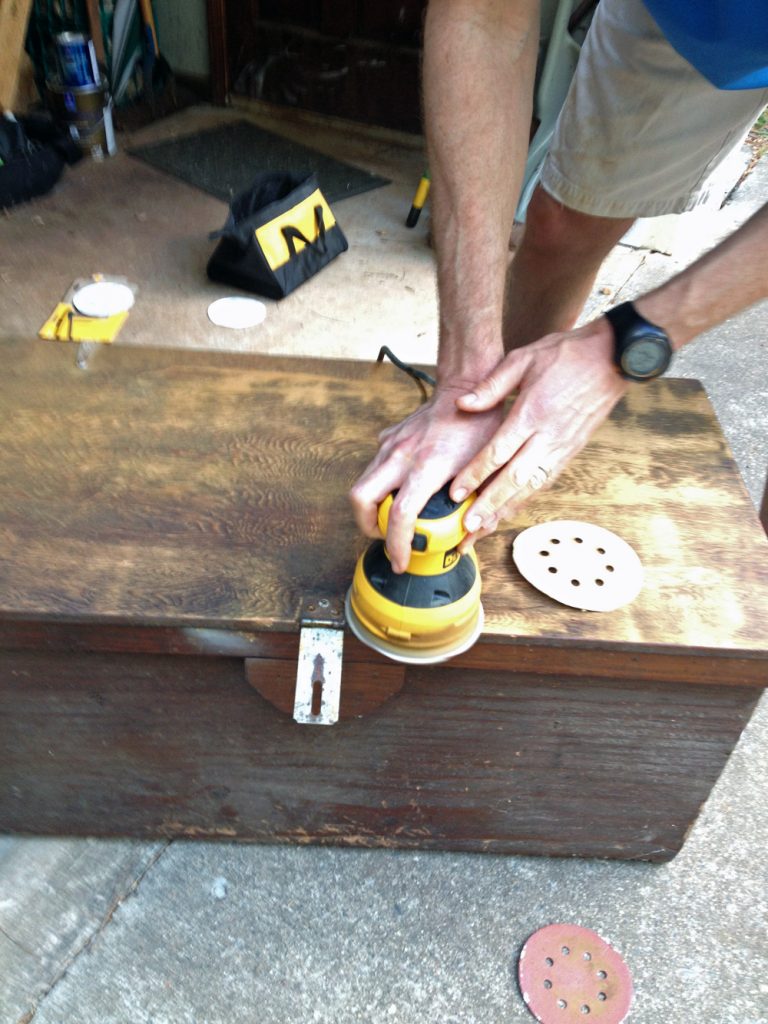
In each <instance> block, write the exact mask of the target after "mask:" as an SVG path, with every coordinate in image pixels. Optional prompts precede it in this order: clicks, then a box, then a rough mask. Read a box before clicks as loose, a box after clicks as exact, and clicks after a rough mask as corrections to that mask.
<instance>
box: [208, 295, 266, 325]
mask: <svg viewBox="0 0 768 1024" xmlns="http://www.w3.org/2000/svg"><path fill="white" fill-rule="evenodd" d="M266 315H267V307H266V306H265V305H264V303H263V302H259V301H258V299H246V298H245V297H244V296H242V295H232V296H230V297H227V298H224V299H216V301H215V302H212V303H211V304H210V306H209V307H208V319H209V320H210V321H211V323H214V324H216V326H217V327H231V328H232V329H233V330H242V329H243V328H244V327H256V326H257V325H258V324H260V323H262V321H263V320H264V318H265V317H266Z"/></svg>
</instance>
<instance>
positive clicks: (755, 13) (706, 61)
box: [645, 0, 768, 89]
mask: <svg viewBox="0 0 768 1024" xmlns="http://www.w3.org/2000/svg"><path fill="white" fill-rule="evenodd" d="M645 6H646V7H647V8H648V10H649V11H650V12H651V14H652V15H653V17H654V19H655V20H656V23H657V24H658V26H659V28H660V29H661V30H662V32H663V33H664V35H665V36H666V37H667V39H668V40H669V41H670V43H671V44H672V45H673V46H674V48H675V49H676V50H677V52H678V53H679V54H680V55H681V56H682V57H685V59H686V60H687V61H688V62H689V63H690V64H693V66H694V67H695V68H696V70H697V71H699V72H701V74H702V75H704V77H705V78H708V79H709V81H710V82H711V83H712V84H713V85H715V86H717V88H718V89H762V88H765V87H766V86H768V0H645Z"/></svg>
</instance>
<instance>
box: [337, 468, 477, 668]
mask: <svg viewBox="0 0 768 1024" xmlns="http://www.w3.org/2000/svg"><path fill="white" fill-rule="evenodd" d="M449 486H450V485H449V484H446V485H445V486H444V487H443V488H442V489H441V490H440V491H438V492H437V494H434V495H433V496H432V497H431V498H430V499H429V501H428V502H427V504H426V505H425V507H424V508H423V509H422V511H421V513H420V515H419V518H418V520H417V522H416V529H415V532H414V537H413V541H412V544H411V557H410V561H409V563H408V568H407V570H406V571H405V572H404V573H399V574H398V573H395V572H394V571H393V569H392V566H391V563H390V560H389V555H388V553H387V549H386V546H385V544H384V541H374V542H373V543H372V544H371V545H370V546H369V547H368V549H367V550H366V551H365V552H364V553H363V554H362V555H361V556H360V558H359V559H358V562H357V565H356V567H355V573H354V577H353V579H352V586H351V587H350V589H349V591H348V593H347V599H346V617H347V622H348V623H349V627H350V629H351V630H352V632H353V633H354V634H355V636H357V638H358V639H359V640H361V641H362V642H363V643H364V644H367V645H368V646H369V647H372V648H373V649H374V650H375V651H379V652H380V653H381V654H385V655H387V657H389V658H393V659H394V660H395V661H402V662H406V663H410V664H429V663H434V662H439V661H445V660H446V659H448V658H452V657H454V656H455V655H457V654H460V653H461V652H462V651H466V650H467V649H468V648H469V647H471V646H472V644H474V642H475V641H476V640H477V638H478V637H479V636H480V633H481V632H482V628H483V608H482V605H481V603H480V591H481V581H480V569H479V566H478V562H477V557H476V555H475V553H474V551H469V552H467V553H466V554H459V551H458V545H459V544H460V542H461V541H462V539H463V538H464V536H465V535H466V530H465V529H464V526H463V520H464V516H465V514H466V512H467V509H468V508H469V507H470V505H471V504H472V502H473V501H474V500H475V496H474V495H470V496H469V497H468V498H466V499H465V500H464V501H463V502H461V503H458V502H455V501H452V500H451V498H450V496H449V494H448V489H449ZM392 502H393V495H389V496H388V497H387V498H385V500H384V501H383V502H382V503H381V505H380V506H379V514H378V525H379V529H380V530H381V532H382V534H384V535H385V536H386V533H387V523H388V521H389V511H390V509H391V507H392Z"/></svg>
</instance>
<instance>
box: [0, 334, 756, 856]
mask: <svg viewBox="0 0 768 1024" xmlns="http://www.w3.org/2000/svg"><path fill="white" fill-rule="evenodd" d="M0 352H1V353H2V357H3V367H4V383H3V391H2V396H3V397H2V400H1V402H2V405H1V409H0V411H1V413H2V415H1V416H0V747H1V748H2V758H1V760H0V828H1V829H3V830H5V831H14V832H25V833H59V834H61V833H66V834H90V835H101V836H108V835H123V836H144V837H149V836H187V837H195V836H201V837H222V838H226V839H243V840H259V841H278V842H295V843H342V844H348V845H354V846H401V847H420V848H425V849H438V848H439V849H453V850H471V851H481V850H487V851H491V852H495V853H524V854H568V855H577V856H605V857H620V858H643V859H650V860H665V859H668V858H670V857H672V856H674V854H675V853H676V852H677V851H678V850H679V849H680V847H681V845H682V843H683V842H684V839H685V836H686V833H687V831H688V830H689V828H690V827H691V825H692V823H693V822H694V820H695V819H696V816H697V813H698V811H699V809H700V807H701V805H702V803H703V801H704V800H705V799H706V798H707V795H708V793H709V792H710V789H711V787H712V785H713V784H714V782H715V781H716V779H717V778H718V776H719V774H720V772H721V770H722V768H723V766H724V764H725V762H726V759H727V758H728V755H729V753H730V752H731V750H732V749H733V746H734V744H735V743H736V741H737V739H738V737H739V734H740V732H741V730H742V729H743V727H744V725H745V724H746V722H747V720H748V719H749V716H750V713H751V712H752V709H753V707H754V705H755V703H756V701H757V699H758V697H759V695H760V693H761V691H762V688H763V687H764V686H765V685H766V682H767V681H768V625H767V621H766V620H767V616H766V610H767V609H768V544H767V543H766V539H765V536H764V534H763V532H762V530H761V528H760V525H759V522H758V519H757V515H756V512H755V511H754V509H753V507H752V506H751V504H750V502H749V499H748V496H747V494H746V491H745V489H744V487H743V485H742V483H741V481H740V479H739V476H738V473H737V471H736V468H735V466H734V462H733V459H732V457H731V455H730V453H729V451H728V449H727V447H726V444H725V442H724V440H723V437H722V434H721V432H720V429H719V427H718V424H717V422H716V419H715V417H714V415H713V412H712V409H711V407H710V405H709V402H708V400H707V398H706V396H705V394H704V392H703V389H702V388H701V386H700V385H699V384H698V383H697V382H695V381H684V380H665V381H662V382H659V383H657V384H655V385H653V386H648V387H640V386H637V387H635V388H633V389H632V391H631V394H630V395H629V396H628V397H627V399H626V400H625V401H623V402H622V403H621V404H620V405H619V406H618V407H617V409H616V411H615V413H614V415H613V416H612V418H611V419H610V421H609V422H608V423H606V424H605V425H604V426H603V427H602V428H601V429H600V430H599V431H598V433H597V434H596V435H595V437H594V438H593V441H592V443H591V444H590V445H589V447H588V448H587V449H586V450H585V451H584V453H582V455H580V456H579V457H578V458H577V459H576V460H575V461H574V462H573V463H572V465H571V467H570V468H569V470H568V471H567V472H566V474H565V475H564V476H563V477H562V478H561V479H560V480H559V481H558V482H557V484H556V485H555V486H554V488H553V489H552V490H550V491H549V492H548V493H545V494H541V495H540V496H539V497H537V498H536V500H535V501H532V502H530V503H529V504H528V505H527V506H526V507H525V509H524V510H523V511H522V512H521V514H520V516H519V518H518V519H517V521H516V522H515V523H514V524H512V526H511V527H510V529H508V530H506V531H502V532H499V533H497V534H496V535H495V536H493V537H492V538H488V539H487V540H485V541H483V542H481V544H480V545H479V546H478V555H479V558H480V563H481V566H482V576H483V586H484V592H483V605H484V608H485V627H484V632H483V635H482V637H481V639H480V640H479V641H478V643H477V644H476V645H475V646H474V647H473V648H472V649H471V650H470V651H468V652H467V653H465V654H463V655H461V656H460V657H458V658H456V659H454V660H453V661H449V662H446V663H444V664H441V665H434V666H427V667H415V666H404V665H401V664H396V663H394V662H392V661H389V660H387V659H385V658H384V657H382V656H380V655H377V654H375V653H374V652H372V651H370V650H369V649H368V648H367V647H364V646H363V645H361V644H360V643H359V642H358V641H356V640H355V638H354V637H353V636H352V635H351V634H350V633H349V632H348V631H346V633H345V640H344V653H343V672H342V683H341V694H342V699H341V711H342V718H341V720H340V721H339V722H338V723H337V724H336V725H333V726H316V725H303V724H297V723H296V722H295V721H294V720H293V717H292V708H293V700H294V688H295V683H296V665H297V654H298V646H299V630H300V621H301V618H302V615H306V614H307V609H308V608H310V607H311V606H316V602H317V601H318V600H320V601H326V600H327V601H328V606H327V607H328V608H330V609H331V610H333V608H334V607H336V608H338V607H339V606H340V603H341V601H342V600H343V596H344V594H345V592H346V590H347V587H348V585H349V582H350V579H351V575H352V571H353V567H354V564H355V560H356V557H357V555H358V554H359V553H360V551H361V550H362V549H363V546H364V545H365V543H366V541H365V539H364V538H361V537H360V536H359V535H358V533H357V532H356V530H355V527H354V523H353V520H352V516H351V512H350V508H349V505H348V499H347V491H348V488H349V485H350V484H351V483H352V481H353V480H354V479H355V478H356V476H357V475H358V473H359V472H360V470H361V469H362V468H363V467H364V466H365V465H366V464H367V462H368V460H369V459H370V457H371V456H372V454H373V452H374V450H375V438H376V435H377V433H378V431H379V430H381V429H382V428H383V427H385V426H387V425H389V424H391V423H393V422H395V421H396V420H397V419H399V418H400V417H402V416H403V415H405V414H406V413H407V412H409V411H410V410H411V409H413V408H414V407H415V406H416V405H417V404H418V402H419V400H420V393H419V390H418V388H417V386H416V384H415V383H414V381H412V380H411V379H410V378H408V377H407V376H406V375H404V374H403V373H402V372H401V371H399V370H397V369H396V368H395V367H393V366H392V365H390V364H381V365H376V364H374V363H371V364H367V363H352V362H344V361H324V360H299V359H297V360H290V359H280V358H269V357H260V356H234V355H221V354H214V353H203V352H179V351H171V350H158V351H148V350H143V349H130V348H106V347H104V348H100V349H99V350H98V351H96V352H95V353H93V354H92V356H91V358H90V361H89V363H88V365H87V368H86V369H79V368H78V367H77V366H76V364H75V360H74V350H73V349H72V348H71V347H69V346H64V345H62V346H56V345H52V344H50V343H45V342H41V341H26V342H19V343H16V342H6V343H3V344H2V345H1V346H0ZM552 519H581V520H586V521H589V522H593V523H597V524H599V525H603V526H606V527H608V528H609V529H611V530H613V531H614V532H616V533H618V534H619V535H620V536H622V537H623V538H624V539H625V540H627V541H628V542H629V543H630V544H631V545H632V546H633V547H634V548H635V550H636V551H637V552H638V554H639V555H640V557H641V559H642V561H643V563H644V567H645V584H644V587H643V590H642V591H641V593H640V595H639V597H637V598H636V600H635V601H634V602H633V603H632V604H630V605H629V606H627V607H624V608H622V609H620V610H618V611H614V612H609V613H587V612H581V611H577V610H574V609H571V608H568V607H565V606H563V605H559V604H557V603H555V602H554V601H553V600H551V599H549V598H547V597H545V596H543V595H542V594H540V593H539V592H538V591H536V590H534V589H533V588H532V587H531V586H530V585H529V584H528V583H526V582H525V581H524V580H523V579H522V577H521V576H520V575H519V574H518V572H517V570H516V569H515V567H514V564H513V562H512V560H511V555H510V550H511V545H512V540H513V537H514V535H515V534H516V533H517V532H519V530H520V529H521V528H523V527H525V526H527V525H530V524H532V523H536V522H542V521H546V520H552Z"/></svg>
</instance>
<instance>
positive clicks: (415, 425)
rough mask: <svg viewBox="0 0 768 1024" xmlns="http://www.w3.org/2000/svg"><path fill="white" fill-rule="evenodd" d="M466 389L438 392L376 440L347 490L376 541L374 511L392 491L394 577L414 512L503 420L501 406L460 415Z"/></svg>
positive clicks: (406, 553) (405, 558)
mask: <svg viewBox="0 0 768 1024" xmlns="http://www.w3.org/2000/svg"><path fill="white" fill-rule="evenodd" d="M467 390H469V389H468V388H467V387H466V386H465V387H461V386H456V385H453V384H452V385H451V386H450V387H438V388H436V389H435V392H434V394H433V395H432V397H431V398H430V399H429V401H427V402H426V403H425V404H424V405H422V406H421V407H420V408H419V409H417V410H416V412H414V413H411V415H410V416H408V417H407V418H406V419H404V420H403V421H402V422H401V423H398V424H396V425H395V426H393V427H389V428H387V429H386V430H384V431H382V433H381V434H380V435H379V451H378V453H377V454H376V457H375V458H374V459H373V461H372V462H371V464H370V465H369V466H368V468H367V469H366V470H365V472H364V473H363V474H362V476H361V477H360V478H359V479H358V480H357V482H356V483H355V484H354V486H353V487H352V490H351V491H350V500H351V502H352V508H353V510H354V514H355V519H356V521H357V525H358V526H359V527H360V529H361V530H362V531H363V533H365V534H367V536H369V537H380V536H381V534H380V532H379V528H378V525H377V514H378V507H379V505H380V504H381V502H382V501H383V500H384V499H385V498H386V496H387V495H388V494H390V493H391V492H392V491H394V490H397V496H396V497H395V500H394V503H393V505H392V508H391V510H390V513H389V527H388V532H387V552H388V553H389V557H390V561H391V563H392V568H393V569H394V570H395V572H404V571H405V570H406V568H407V567H408V562H409V560H410V555H411V541H412V540H413V531H414V526H415V523H416V520H417V518H418V516H419V513H420V512H421V510H422V509H423V508H424V506H425V505H426V504H427V502H428V501H429V499H430V498H431V497H432V495H433V494H434V493H435V492H436V491H439V490H440V488H441V487H442V486H443V485H444V484H445V483H447V482H448V481H449V480H451V479H452V478H453V477H454V476H455V475H456V473H458V471H459V470H460V469H463V468H464V466H466V465H467V464H468V463H469V462H470V461H471V460H472V459H473V458H474V456H475V455H476V454H477V453H478V452H479V451H480V450H481V449H482V448H484V447H485V445H486V444H487V443H488V441H490V439H491V437H493V435H494V434H495V433H496V431H497V429H498V428H499V426H500V425H501V423H502V420H503V417H504V407H503V403H502V404H501V405H500V406H497V407H495V408H493V409H489V410H487V411H485V412H473V413H467V412H462V411H461V410H460V409H458V408H457V406H456V400H457V398H459V397H460V396H461V395H463V394H465V393H466V391H467Z"/></svg>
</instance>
